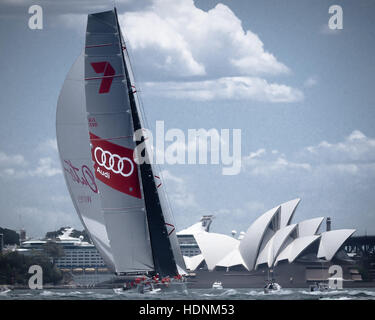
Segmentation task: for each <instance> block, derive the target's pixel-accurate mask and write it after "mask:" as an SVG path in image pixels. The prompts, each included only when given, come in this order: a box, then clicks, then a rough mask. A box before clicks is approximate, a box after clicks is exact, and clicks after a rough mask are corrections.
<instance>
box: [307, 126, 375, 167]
mask: <svg viewBox="0 0 375 320" xmlns="http://www.w3.org/2000/svg"><path fill="white" fill-rule="evenodd" d="M304 151H305V152H304V154H303V155H305V156H306V157H310V158H311V159H313V160H314V161H318V162H325V163H347V164H348V163H357V164H358V165H361V164H362V165H364V164H370V163H375V139H372V138H368V137H367V136H366V135H365V134H363V133H362V132H361V131H359V130H354V131H353V132H352V133H351V134H350V135H349V136H347V137H346V138H345V139H344V141H341V142H338V143H329V142H327V141H322V142H320V143H319V144H318V145H316V146H309V147H307V148H306V149H305V150H304Z"/></svg>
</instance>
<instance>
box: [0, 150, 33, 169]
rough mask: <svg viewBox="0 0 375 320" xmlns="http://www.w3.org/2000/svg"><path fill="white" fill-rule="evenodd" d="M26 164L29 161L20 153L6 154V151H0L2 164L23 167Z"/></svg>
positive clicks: (0, 163) (0, 162)
mask: <svg viewBox="0 0 375 320" xmlns="http://www.w3.org/2000/svg"><path fill="white" fill-rule="evenodd" d="M26 165H27V161H26V160H25V158H24V157H23V156H22V155H20V154H16V155H9V154H6V153H5V152H2V151H0V166H17V167H19V166H21V167H23V166H26Z"/></svg>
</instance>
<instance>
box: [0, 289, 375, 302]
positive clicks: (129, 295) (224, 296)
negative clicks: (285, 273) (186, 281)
mask: <svg viewBox="0 0 375 320" xmlns="http://www.w3.org/2000/svg"><path fill="white" fill-rule="evenodd" d="M0 300H375V289H374V288H371V289H367V288H366V289H363V288H361V289H354V288H350V289H343V290H335V291H329V292H310V291H309V290H308V289H282V290H281V291H279V292H276V293H272V294H271V293H268V294H265V293H264V292H263V290H262V289H222V290H213V289H195V290H192V289H189V290H187V291H185V292H162V293H154V294H152V293H146V294H139V293H136V292H129V291H127V292H120V293H116V292H115V291H114V290H112V289H48V290H11V291H8V292H2V293H0Z"/></svg>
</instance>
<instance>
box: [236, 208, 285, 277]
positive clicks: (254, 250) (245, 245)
mask: <svg viewBox="0 0 375 320" xmlns="http://www.w3.org/2000/svg"><path fill="white" fill-rule="evenodd" d="M279 210H280V206H277V207H275V208H273V209H271V210H269V211H267V212H266V213H264V214H262V215H261V216H260V217H259V218H258V219H256V220H255V221H254V222H253V223H252V224H251V225H250V227H249V229H247V231H246V234H245V236H244V238H243V239H242V240H241V242H240V246H239V251H240V253H241V255H242V258H243V260H244V262H245V265H246V267H247V269H248V270H253V269H254V267H255V262H256V259H257V256H258V252H259V248H260V245H261V243H262V240H263V237H264V234H265V232H266V230H267V228H268V226H269V224H270V222H271V221H272V219H273V217H274V216H275V215H276V214H277V213H278V212H279Z"/></svg>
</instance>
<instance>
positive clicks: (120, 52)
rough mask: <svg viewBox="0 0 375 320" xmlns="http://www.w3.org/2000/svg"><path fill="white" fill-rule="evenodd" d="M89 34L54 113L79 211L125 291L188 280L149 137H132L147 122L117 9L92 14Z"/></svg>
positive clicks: (66, 174) (60, 148) (67, 176)
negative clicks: (120, 278)
mask: <svg viewBox="0 0 375 320" xmlns="http://www.w3.org/2000/svg"><path fill="white" fill-rule="evenodd" d="M85 38H86V43H85V48H84V51H83V52H82V54H81V55H80V57H79V58H78V59H77V61H76V62H75V63H74V65H73V66H72V68H71V69H70V71H69V73H68V75H67V77H66V79H65V82H64V84H63V87H62V90H61V93H60V96H59V100H58V104H57V113H56V136H57V143H58V151H59V155H60V160H61V164H62V167H63V172H64V177H65V182H66V185H67V188H68V190H69V193H70V196H71V199H72V201H73V204H74V206H75V209H76V211H77V213H78V216H79V218H80V220H81V222H82V224H83V226H84V228H85V229H86V231H87V232H88V234H89V235H90V237H91V239H92V241H93V242H94V244H95V245H96V247H97V249H98V250H99V252H100V253H101V255H102V257H103V259H104V260H105V262H106V264H107V265H108V266H109V267H110V268H111V269H112V270H113V272H115V273H116V275H119V276H121V277H122V278H123V279H124V281H125V287H126V288H129V287H133V286H135V287H138V288H139V287H145V286H146V284H149V283H152V284H153V285H155V286H158V287H168V286H170V285H171V283H180V282H183V277H182V275H183V274H184V273H185V272H184V270H185V264H184V260H183V257H182V254H181V251H180V247H179V244H178V240H177V236H176V230H175V223H174V220H173V216H172V212H171V210H170V207H169V206H168V200H167V197H166V194H165V191H164V188H163V184H162V181H161V178H162V177H161V175H160V172H158V170H157V168H156V167H155V166H154V165H153V164H151V163H149V161H148V159H149V154H150V150H148V147H147V144H145V137H144V136H143V135H141V138H140V139H138V140H139V141H134V138H133V137H134V135H135V133H139V132H142V130H143V129H144V128H145V124H144V122H145V120H144V115H143V110H142V108H141V105H140V103H139V100H138V97H137V95H138V93H137V89H136V88H137V87H136V84H135V81H134V76H133V72H132V69H131V65H130V59H129V55H128V48H127V44H126V43H125V42H124V40H123V37H122V34H121V29H120V26H119V22H118V16H117V12H116V9H114V10H111V11H106V12H100V13H95V14H89V15H88V19H87V29H86V37H85ZM137 146H138V147H140V148H137ZM139 150H140V151H139ZM141 158H143V159H144V160H145V161H143V162H141V163H138V162H139V161H136V159H141Z"/></svg>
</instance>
